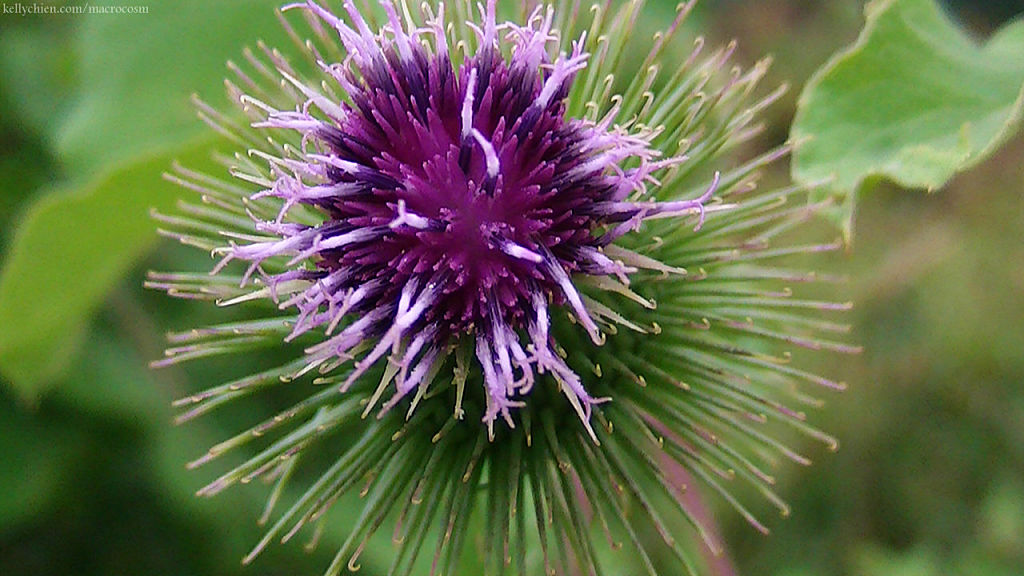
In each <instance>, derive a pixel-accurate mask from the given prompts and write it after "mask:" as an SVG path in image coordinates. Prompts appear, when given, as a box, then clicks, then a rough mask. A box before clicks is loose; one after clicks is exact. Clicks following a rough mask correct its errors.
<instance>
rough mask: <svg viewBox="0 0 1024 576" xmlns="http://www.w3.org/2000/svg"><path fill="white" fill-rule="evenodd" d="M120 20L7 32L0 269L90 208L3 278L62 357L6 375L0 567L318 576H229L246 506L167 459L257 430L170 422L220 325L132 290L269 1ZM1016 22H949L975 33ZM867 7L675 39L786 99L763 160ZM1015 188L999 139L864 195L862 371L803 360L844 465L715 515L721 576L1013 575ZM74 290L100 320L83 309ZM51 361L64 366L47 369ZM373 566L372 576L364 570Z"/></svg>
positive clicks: (1023, 548)
mask: <svg viewBox="0 0 1024 576" xmlns="http://www.w3.org/2000/svg"><path fill="white" fill-rule="evenodd" d="M8 4H12V3H10V2H9V3H8ZM57 4H60V3H54V4H53V5H57ZM117 4H131V2H127V1H121V0H118V2H117ZM136 4H138V5H144V6H147V7H148V14H134V15H28V16H18V15H9V14H3V15H0V253H3V254H4V257H3V258H4V261H5V262H6V261H8V260H9V258H10V255H9V254H7V251H8V249H9V248H10V247H11V245H12V240H13V238H14V236H15V235H16V234H18V226H19V223H20V222H21V221H22V220H23V219H24V218H26V215H27V214H29V210H30V206H32V205H33V204H34V203H35V202H36V201H37V200H38V199H40V198H43V197H48V198H44V200H43V202H44V207H45V206H46V202H49V201H50V200H52V199H57V198H63V199H65V201H66V199H67V198H68V197H69V196H68V195H71V196H70V198H71V199H72V203H73V204H74V210H80V211H81V213H85V214H91V215H93V217H91V218H90V219H89V222H90V225H89V226H86V227H84V228H75V227H68V226H64V225H63V224H65V222H64V221H62V219H61V218H59V217H57V216H54V214H56V212H48V211H47V210H46V209H43V210H40V209H39V208H38V207H36V208H33V209H32V210H33V214H34V217H39V218H44V220H45V218H50V219H51V220H52V236H49V237H43V238H41V239H34V240H33V241H34V242H37V243H41V244H40V245H42V246H46V245H47V242H51V243H52V245H53V246H56V247H60V246H62V244H61V242H57V241H53V239H54V238H58V239H61V238H62V239H65V240H66V239H68V238H71V239H73V242H72V244H73V246H72V247H71V248H73V249H71V248H62V249H60V250H55V251H53V252H44V253H45V254H48V256H47V257H46V258H45V259H40V260H39V261H38V262H35V264H36V266H37V268H34V269H33V270H34V272H33V275H32V277H31V278H29V277H27V276H26V278H24V279H18V281H19V282H22V283H23V284H24V286H26V287H27V288H26V289H30V288H31V286H32V285H33V281H36V282H39V281H45V282H49V283H52V284H53V285H54V286H57V289H55V290H54V293H55V294H57V295H60V294H66V295H69V296H68V297H67V298H61V297H55V298H53V302H52V303H51V304H49V305H48V306H44V307H41V308H40V309H36V310H15V311H6V313H5V314H4V315H3V317H4V318H6V319H7V322H5V323H4V324H2V325H0V332H3V333H7V335H8V336H9V335H10V334H13V333H14V332H15V331H18V330H20V329H24V326H35V325H36V324H38V323H39V322H38V320H39V319H40V318H41V319H43V320H45V321H46V323H45V324H46V328H45V329H42V330H37V332H38V333H36V334H34V336H33V337H35V338H38V339H46V340H44V341H45V342H49V341H51V340H52V341H53V342H54V345H53V347H52V348H44V349H45V350H46V351H47V353H46V354H45V355H43V356H39V357H25V358H21V359H20V360H23V361H22V365H23V366H22V368H20V369H19V370H21V371H15V372H13V373H11V374H7V375H5V376H3V377H2V378H5V380H4V382H2V383H0V574H2V575H5V576H15V575H18V576H20V575H30V574H31V575H38V574H83V575H86V574H88V575H92V574H95V575H100V574H104V575H106V574H182V575H185V574H221V575H229V574H239V575H241V574H245V575H250V576H255V575H270V574H311V575H312V574H319V573H321V571H322V570H323V568H324V567H325V566H326V565H327V563H328V562H329V560H330V557H331V556H332V555H333V549H332V548H333V547H334V546H336V545H337V542H338V540H337V539H338V538H340V536H338V534H334V533H329V534H328V535H326V536H325V540H326V542H324V543H322V545H321V546H320V548H318V549H317V551H315V552H313V553H307V552H305V551H304V550H303V547H302V546H301V543H300V544H289V545H287V546H276V545H275V546H271V547H270V548H269V549H268V550H267V552H265V553H264V555H263V556H261V557H260V558H259V559H258V560H257V561H256V562H255V564H254V565H253V566H250V567H248V568H243V567H241V566H240V565H239V559H240V558H241V557H242V556H243V555H244V554H245V553H246V552H247V551H248V549H249V547H250V546H252V545H253V544H254V543H255V542H256V541H257V540H258V538H259V535H260V530H261V529H260V527H259V526H257V525H256V521H255V520H256V518H257V517H258V516H259V514H260V510H261V506H262V500H263V498H264V497H265V496H266V488H265V487H263V486H249V487H243V488H240V489H235V490H232V491H229V492H228V493H226V494H223V495H221V496H218V497H217V498H215V499H213V500H203V501H200V500H197V499H195V498H194V497H193V496H192V494H193V493H194V491H195V490H196V489H197V488H199V487H200V486H202V485H203V484H205V483H206V482H208V481H209V480H210V479H211V478H212V474H213V472H212V471H207V470H200V471H197V472H187V471H186V470H185V469H184V463H185V462H186V461H188V460H191V459H193V458H195V457H197V456H198V455H200V454H202V453H203V451H204V450H205V448H206V447H207V446H208V445H210V444H212V443H213V442H214V441H216V440H219V439H222V438H223V437H225V436H226V435H227V434H228V432H230V431H233V430H235V429H236V428H237V425H236V424H235V421H243V420H251V416H247V415H246V414H245V413H244V411H243V412H238V413H230V412H229V413H227V414H226V415H224V416H222V417H219V418H217V419H207V420H201V421H200V422H198V423H191V424H188V425H186V426H183V427H175V426H173V425H172V420H173V414H172V411H171V408H170V402H171V400H173V399H174V398H177V397H180V396H182V395H183V394H185V393H186V391H191V390H195V389H198V388H199V387H201V386H202V385H203V383H204V382H208V381H214V380H215V379H217V378H221V377H223V375H225V374H227V373H228V369H229V366H228V365H227V364H226V363H217V362H213V363H207V364H204V365H203V366H199V367H191V366H190V367H188V368H187V369H168V370H162V371H158V372H153V371H150V370H149V369H148V367H147V364H148V362H149V361H150V360H152V359H155V358H158V357H160V354H161V349H162V346H163V334H164V332H166V331H167V330H170V329H180V328H184V327H188V326H192V325H195V324H197V323H200V322H202V321H204V320H208V319H210V318H211V317H213V316H214V315H216V316H217V317H218V318H223V316H219V315H217V312H216V311H211V310H209V309H208V308H209V307H207V306H189V305H186V304H182V303H180V302H173V301H171V300H170V299H168V298H166V297H164V296H162V295H161V294H156V293H147V292H146V291H144V290H143V289H142V288H141V284H142V278H143V275H144V272H145V270H147V269H150V268H159V269H176V268H184V269H202V267H203V266H208V261H207V260H205V259H200V261H199V262H198V263H197V262H196V256H195V255H193V254H191V253H190V252H188V251H184V250H181V249H180V248H177V247H175V246H172V245H170V244H169V243H159V242H158V241H157V239H156V236H155V232H153V228H154V226H153V225H152V224H150V223H148V222H146V223H145V225H144V226H141V227H138V226H136V227H134V228H133V227H132V226H133V224H132V223H131V222H130V221H131V220H132V219H131V218H125V217H124V216H123V215H124V214H133V215H138V214H142V213H145V212H146V211H147V210H148V209H149V208H150V207H152V206H167V205H170V204H172V203H173V201H174V199H175V198H176V197H177V196H179V195H180V194H181V192H180V191H179V190H178V189H176V188H174V187H173V186H171V185H169V184H167V183H165V182H163V181H162V180H161V179H160V173H161V172H162V171H164V170H165V169H166V168H167V167H168V166H169V165H170V163H171V162H172V161H173V160H174V159H182V160H184V161H189V162H190V163H192V164H193V165H194V164H197V163H198V164H202V163H203V159H204V158H206V157H207V156H208V150H209V149H210V147H211V146H212V145H213V146H216V145H218V144H219V143H218V141H216V140H214V139H212V138H211V137H210V135H209V132H208V131H207V130H206V128H205V126H203V125H202V124H201V123H199V122H198V121H197V120H195V118H194V114H193V112H192V111H191V105H190V104H189V102H188V97H189V95H190V93H192V92H193V91H199V92H200V93H202V94H203V95H204V96H205V97H207V98H208V99H211V100H215V101H216V100H217V98H218V97H219V94H220V93H221V88H220V82H219V79H220V78H222V77H223V76H224V75H225V74H226V69H225V67H224V62H225V61H226V60H227V59H229V58H236V59H237V58H238V57H239V55H240V53H241V48H242V47H243V46H245V45H250V46H251V45H254V42H255V41H256V40H257V39H260V38H263V39H266V40H267V42H268V43H270V44H283V43H285V42H286V40H285V39H284V38H283V35H282V34H281V32H280V30H279V26H278V25H277V24H276V22H275V19H274V17H273V13H272V12H271V10H270V9H269V7H271V6H275V5H277V4H278V2H277V1H276V0H272V1H268V0H260V1H254V2H233V1H226V0H225V1H219V2H200V1H196V0H192V1H182V2H172V1H170V0H167V1H159V0H149V1H148V2H145V3H142V2H138V3H136ZM1021 4H1022V3H1021V2H1010V1H1003V2H996V1H988V2H986V1H984V0H979V1H976V2H969V1H967V0H960V1H958V2H949V3H948V6H949V7H950V10H951V13H953V14H955V15H956V16H955V17H956V18H957V19H959V21H960V22H962V23H963V25H964V26H965V27H967V28H968V29H969V30H971V31H972V33H973V35H975V36H976V37H978V38H979V39H981V38H984V37H985V36H986V35H987V34H988V33H989V32H991V30H993V29H994V28H995V27H996V26H997V25H998V24H999V23H1000V22H1002V21H1003V20H1005V19H1006V18H1009V17H1012V16H1013V15H1014V14H1016V13H1019V12H1021V11H1024V6H1022V5H1021ZM670 8H671V7H670V6H669V5H668V4H665V5H662V4H661V3H659V2H652V6H651V7H650V8H649V10H648V11H649V12H650V13H652V14H654V15H655V16H654V19H656V18H657V15H658V14H661V13H664V12H666V11H667V10H670ZM862 10H863V5H862V3H861V2H857V1H854V0H848V1H847V0H833V1H828V2H819V1H815V0H728V1H726V0H722V1H714V0H704V2H702V4H701V6H700V8H699V11H698V13H697V14H696V16H695V18H694V22H695V23H696V24H698V25H700V26H701V27H703V28H704V30H703V33H704V34H705V35H706V36H708V37H709V39H711V40H713V41H715V42H713V43H722V42H725V41H728V40H729V39H731V38H737V39H739V40H740V52H741V53H740V56H739V58H740V60H741V61H743V62H745V63H750V62H753V61H754V60H755V59H757V58H759V57H760V56H761V55H763V54H766V53H771V54H773V55H774V58H775V65H774V68H773V70H772V73H771V78H770V80H771V82H772V83H774V84H778V83H781V82H783V81H788V82H789V83H790V84H791V86H793V87H794V89H793V90H791V91H790V93H789V95H788V96H787V98H786V99H784V101H783V102H782V104H781V105H779V106H776V107H775V108H774V109H773V110H772V111H771V113H770V116H769V118H768V129H767V131H766V133H765V136H764V137H763V138H762V143H763V145H764V146H766V147H767V146H770V145H772V144H774V143H778V142H781V141H783V140H784V139H785V138H786V134H787V132H788V126H789V123H790V121H791V119H792V114H793V109H794V106H795V101H796V96H797V95H798V93H799V88H800V87H801V86H802V85H803V83H804V82H805V81H806V79H807V78H808V77H809V76H810V75H811V73H813V71H814V70H815V69H816V68H817V67H818V66H820V65H822V64H823V63H824V62H825V61H826V60H827V58H828V56H829V55H830V54H832V53H833V52H835V51H836V50H837V49H839V48H841V47H843V46H845V45H847V44H849V43H850V42H852V41H853V39H854V38H855V37H856V35H857V32H858V30H859V27H860V26H861V24H862V22H863V20H862ZM221 148H222V149H223V150H225V151H227V150H229V149H230V148H227V147H221ZM774 177H775V178H780V177H781V175H774ZM112 191H113V192H116V194H112V193H111V192H112ZM1022 192H1024V137H1021V136H1018V137H1017V138H1015V139H1013V140H1012V141H1011V142H1010V143H1009V144H1008V145H1007V146H1005V147H1004V149H1003V150H1002V151H1001V152H999V153H998V154H996V155H995V156H993V157H992V158H990V159H988V160H987V161H986V162H984V163H983V164H981V165H980V166H978V167H977V168H975V169H974V170H972V171H971V172H970V173H968V174H966V175H962V176H960V177H957V178H956V179H955V180H954V181H953V182H952V183H951V184H950V185H949V186H948V187H947V188H945V189H944V190H941V191H939V192H937V193H935V194H932V195H926V194H924V193H921V192H908V191H904V190H899V189H896V188H894V187H887V186H884V185H883V186H882V187H880V188H879V189H878V190H876V191H874V192H873V193H872V194H870V195H867V196H866V197H864V198H861V199H860V203H859V206H858V212H857V216H856V228H855V240H854V246H853V250H852V251H850V252H849V253H848V254H846V255H843V256H840V257H838V260H839V261H838V262H836V263H834V265H833V266H832V267H833V268H835V269H837V270H843V271H844V272H845V273H846V274H848V276H849V277H850V281H849V283H847V284H846V285H844V286H840V287H839V288H837V292H836V294H835V295H834V296H835V297H836V298H838V299H843V300H846V299H849V300H853V301H854V302H855V303H856V308H855V311H854V312H853V313H852V314H851V316H850V319H851V321H852V323H853V325H854V330H853V336H852V339H853V340H855V341H857V342H858V343H860V344H862V345H863V346H864V352H863V354H861V355H859V356H857V357H854V358H835V357H829V356H823V357H821V358H820V359H818V361H819V362H821V364H822V366H821V369H822V370H825V371H827V372H829V373H830V374H833V375H843V376H844V377H845V379H846V381H847V382H848V383H849V384H850V388H849V390H848V391H847V392H845V393H843V394H842V395H835V396H831V397H829V398H828V400H829V403H828V405H827V406H826V408H825V409H824V410H822V411H821V412H820V413H818V414H815V415H814V420H815V421H816V422H817V423H818V424H820V425H821V427H822V428H825V429H827V430H828V431H830V432H831V433H833V434H834V435H835V436H837V437H838V438H840V439H841V441H842V448H841V449H840V450H839V452H837V453H835V454H832V453H828V452H825V451H823V450H821V451H819V450H818V449H817V448H815V447H814V446H810V445H809V446H806V447H804V448H805V450H807V451H809V452H810V453H811V455H812V456H813V457H814V460H815V465H814V466H812V467H810V468H808V469H796V468H794V467H785V468H782V469H780V470H779V471H778V475H779V478H780V486H781V487H780V493H781V494H782V495H783V496H784V497H786V498H787V499H788V500H789V501H790V502H791V503H792V505H793V513H792V516H791V517H790V518H788V519H778V518H769V526H770V527H771V528H772V531H773V534H772V535H771V536H770V537H767V538H765V537H762V536H761V535H759V534H758V533H756V532H755V531H754V530H753V529H751V528H750V527H748V526H747V525H746V524H744V522H743V521H742V519H740V518H739V517H737V516H736V515H735V514H732V513H730V512H728V511H725V510H723V514H720V515H719V518H721V519H722V526H721V529H722V531H723V532H724V533H725V539H726V541H727V542H729V543H730V552H729V558H730V560H731V561H732V562H733V563H734V564H735V565H736V568H737V572H738V573H740V574H758V575H762V574H767V575H776V576H804V575H844V574H849V575H854V574H856V575H878V576H882V575H907V576H916V575H922V576H923V575H932V574H943V575H945V574H964V575H980V576H1016V575H1019V574H1021V570H1022V568H1021V567H1022V566H1024V386H1022V382H1024V328H1022V327H1024V194H1022ZM97 198H100V199H104V198H105V200H102V201H101V200H97ZM134 220H135V221H138V218H135V219H134ZM90 235H109V238H107V237H106V236H104V237H105V238H107V240H108V244H109V243H113V244H115V245H116V246H117V251H118V252H117V254H118V258H119V259H120V261H121V262H126V263H130V266H131V268H130V272H129V273H127V274H123V275H122V274H121V272H120V269H118V270H117V271H116V274H117V275H118V276H117V277H116V278H109V277H108V276H109V274H114V273H115V272H109V273H108V272H106V271H105V270H96V269H94V268H90V266H91V260H90V258H91V257H93V256H94V255H93V254H91V253H90V252H89V250H88V245H89V244H90V237H91V236H90ZM76 238H77V239H79V240H80V241H79V240H74V239H76ZM110 239H113V240H110ZM65 244H66V242H65ZM77 244H81V246H79V245H77ZM153 248H155V250H154V249H153ZM104 274H107V275H108V276H104ZM40 279H41V280H40ZM110 285H113V288H112V289H108V287H109V286H110ZM82 293H96V294H98V295H99V296H101V298H100V299H99V301H100V302H101V304H100V305H99V306H86V305H81V306H86V308H85V309H84V310H83V309H80V308H76V307H75V306H76V305H77V304H75V302H77V299H76V296H78V295H81V294H82ZM84 300H88V298H86V299H84ZM77 317H85V318H88V321H87V322H84V323H83V322H79V321H75V320H74V318H77ZM21 320H24V324H23V323H22V322H21ZM0 340H3V339H2V338H0ZM69 341H70V342H72V343H74V342H77V349H78V353H77V355H75V356H74V357H73V359H72V360H71V364H70V365H69V366H65V365H64V358H63V354H64V351H65V350H68V349H72V348H75V347H74V346H68V345H66V343H67V342H69ZM7 354H9V355H12V357H13V356H16V355H17V354H19V351H18V350H16V349H15V350H13V351H12V350H7ZM14 364H17V362H14ZM25 383H28V384H25ZM248 408H252V407H251V406H249V407H248ZM716 504H717V503H716ZM723 508H724V507H723ZM760 511H761V512H762V515H765V516H767V515H769V511H768V507H767V506H763V507H760ZM342 533H343V532H342ZM367 566H368V567H367V568H364V571H366V572H368V573H373V571H372V566H373V562H372V559H368V560H367Z"/></svg>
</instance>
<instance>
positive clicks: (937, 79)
mask: <svg viewBox="0 0 1024 576" xmlns="http://www.w3.org/2000/svg"><path fill="white" fill-rule="evenodd" d="M866 12H867V24H866V25H865V27H864V30H863V31H862V32H861V35H860V37H859V38H858V39H857V41H856V43H854V45H853V46H852V47H850V48H848V49H846V50H844V51H842V52H840V53H839V54H837V55H836V56H834V57H833V58H832V60H830V61H829V62H828V63H827V64H826V65H825V66H824V67H822V68H821V69H820V70H818V72H817V73H816V74H815V76H814V77H813V78H811V80H810V81H809V82H808V84H807V87H806V88H805V89H804V92H803V94H802V95H801V97H800V102H799V105H798V110H797V114H796V118H795V120H794V122H793V129H792V132H791V137H792V139H793V140H794V141H796V142H800V143H801V144H800V146H799V148H798V149H797V151H796V154H795V157H794V162H793V177H794V178H795V179H796V180H798V181H800V182H804V183H807V182H814V181H820V180H823V179H831V184H830V185H829V189H826V190H823V192H822V195H824V196H827V195H833V194H835V195H839V196H840V197H841V200H840V204H839V208H838V209H837V210H836V211H835V213H834V215H835V218H836V220H837V223H839V224H840V225H841V226H842V227H843V229H844V232H845V233H846V235H847V238H849V235H850V231H851V227H852V219H853V212H854V197H853V196H854V194H855V193H856V191H857V189H858V187H861V186H862V184H864V183H865V180H866V179H870V178H872V177H884V178H888V179H891V180H893V181H894V182H896V183H897V184H900V185H901V186H904V187H907V188H924V189H927V190H929V191H931V190H934V189H936V188H939V187H941V186H943V185H944V184H945V183H946V182H947V181H948V180H949V179H950V178H951V177H952V176H953V175H954V174H955V173H956V172H958V171H961V170H964V169H966V168H969V167H970V166H973V165H974V164H976V163H977V162H979V161H981V160H983V159H984V158H985V157H987V156H988V155H989V154H990V153H991V152H992V151H993V150H995V149H996V148H997V147H998V146H999V145H1001V144H1002V143H1003V142H1005V141H1006V140H1007V139H1008V138H1009V137H1010V136H1012V135H1013V134H1014V133H1015V131H1016V130H1017V128H1018V126H1019V124H1020V120H1021V116H1022V107H1024V91H1022V84H1024V21H1017V22H1014V23H1012V24H1009V25H1007V26H1005V27H1004V28H1003V29H1002V30H1001V31H1000V32H999V33H997V34H996V35H995V36H994V37H993V38H992V39H991V40H990V41H989V42H988V44H987V45H985V46H983V47H982V46H978V45H976V44H975V43H974V42H972V40H971V39H970V38H968V37H967V36H965V35H964V33H963V32H962V31H960V30H959V29H957V27H956V26H955V25H954V24H952V23H951V22H950V21H949V20H948V19H947V18H945V17H944V16H943V14H942V13H941V11H940V9H939V8H938V6H937V5H936V3H935V1H934V0H876V1H874V2H871V3H870V4H869V5H868V7H867V9H866Z"/></svg>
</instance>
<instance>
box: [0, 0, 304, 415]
mask: <svg viewBox="0 0 1024 576" xmlns="http://www.w3.org/2000/svg"><path fill="white" fill-rule="evenodd" d="M254 4H255V6H254ZM278 4H279V2H278V0H259V2H249V3H242V2H235V1H232V0H219V1H206V0H184V1H182V2H175V3H173V4H172V3H161V4H157V5H153V4H150V11H149V13H148V14H135V15H119V16H107V17H95V18H86V19H82V24H81V28H80V29H79V30H78V32H79V36H78V39H77V46H78V47H79V53H80V54H81V61H80V66H79V70H78V80H79V83H80V84H79V86H80V88H79V93H78V95H77V96H76V97H73V98H71V99H70V101H69V102H68V104H69V106H70V113H69V115H68V116H67V117H62V120H63V122H56V123H55V124H56V126H55V127H54V128H53V130H55V132H56V142H57V151H58V159H59V161H60V162H61V163H62V164H64V166H65V168H66V169H67V173H68V174H70V175H71V176H72V177H73V178H74V184H68V185H65V186H62V187H56V188H54V189H51V190H52V191H47V193H46V194H44V195H42V196H43V197H42V198H41V199H40V200H39V201H38V203H36V204H35V205H33V206H31V207H30V208H29V209H28V210H27V211H26V213H25V214H24V217H23V219H22V221H21V223H20V226H19V228H18V230H17V233H16V235H15V237H14V238H13V240H12V242H11V248H10V253H9V254H8V255H7V258H6V262H5V267H4V269H3V270H2V271H0V326H2V327H3V329H2V330H0V372H2V373H3V374H4V375H6V376H7V378H8V379H9V380H10V381H11V382H12V383H13V384H14V386H15V387H16V388H17V389H18V390H19V392H20V393H21V395H22V397H23V398H26V399H32V398H34V397H35V396H36V395H37V394H38V393H39V392H40V390H41V388H42V387H43V386H44V385H45V384H47V383H48V382H51V381H53V380H54V379H55V378H56V377H58V376H59V375H60V374H61V371H62V370H63V369H64V368H65V367H66V366H67V365H68V363H69V361H70V360H71V358H72V357H73V356H74V353H75V351H76V350H77V348H78V346H77V342H78V340H80V339H81V338H82V337H83V336H82V335H83V334H84V333H85V326H86V323H87V322H88V319H89V317H90V315H91V313H92V312H93V311H94V310H95V309H96V307H97V306H98V304H99V303H100V302H101V301H102V300H103V298H104V296H105V295H106V293H107V292H108V290H109V289H110V288H111V287H112V286H113V285H114V283H115V282H116V281H117V279H118V278H119V277H121V276H122V275H123V274H124V273H125V271H127V270H128V269H129V268H130V267H131V265H132V264H133V263H134V262H136V261H137V259H138V258H140V257H141V256H142V255H144V254H145V253H146V251H147V250H148V249H149V248H150V247H152V246H153V244H154V243H155V241H156V234H155V232H154V228H155V226H154V225H153V223H152V222H151V220H150V218H149V216H148V212H149V209H150V208H152V207H158V208H159V207H168V206H169V205H170V203H171V202H172V201H173V199H174V198H176V197H178V196H179V195H180V189H178V188H176V187H174V186H172V185H169V184H167V183H165V182H163V181H162V180H161V178H160V174H161V173H162V172H163V171H164V170H166V169H167V168H168V167H169V165H170V161H171V160H172V159H173V157H174V156H175V155H178V156H184V155H191V156H192V157H193V159H194V160H195V161H198V160H199V159H200V158H205V157H206V156H208V154H209V153H208V149H209V146H210V144H211V142H212V139H211V138H209V137H206V136H201V135H203V134H210V133H211V131H210V129H209V128H207V127H206V126H205V125H203V124H202V123H201V122H199V121H198V120H197V119H196V118H195V112H194V111H193V109H192V105H191V103H190V102H189V95H190V94H192V93H194V92H198V93H200V94H202V95H204V96H206V97H207V98H209V99H211V100H212V101H219V97H220V96H219V95H220V94H221V93H222V92H223V88H222V79H223V78H224V77H225V76H226V73H227V70H226V68H225V62H226V61H227V60H229V59H232V58H234V59H238V58H239V57H240V56H241V53H242V48H243V46H245V45H246V44H250V45H254V44H255V41H256V40H257V39H258V38H260V37H261V35H265V34H270V36H269V37H267V40H268V42H269V43H270V44H271V45H280V46H282V47H285V43H286V42H288V40H287V37H286V34H285V33H284V31H283V29H282V27H281V25H280V24H279V23H278V22H276V18H275V15H274V10H273V8H274V7H276V6H277V5H278ZM140 40H144V41H140ZM129 47H130V49H129ZM51 104H54V103H51ZM200 138H201V139H202V140H203V143H202V144H201V145H196V143H197V142H198V141H199V140H198V139H200ZM83 183H84V184H83Z"/></svg>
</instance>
